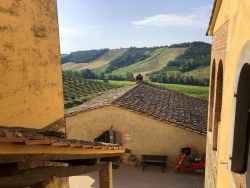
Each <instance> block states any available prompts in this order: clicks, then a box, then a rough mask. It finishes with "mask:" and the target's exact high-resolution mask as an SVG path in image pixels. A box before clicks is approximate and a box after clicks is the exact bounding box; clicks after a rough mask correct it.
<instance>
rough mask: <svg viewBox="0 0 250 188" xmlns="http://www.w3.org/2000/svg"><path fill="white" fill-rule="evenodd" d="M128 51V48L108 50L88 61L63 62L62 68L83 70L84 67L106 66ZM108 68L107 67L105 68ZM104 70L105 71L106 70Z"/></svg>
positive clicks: (65, 69) (91, 68)
mask: <svg viewBox="0 0 250 188" xmlns="http://www.w3.org/2000/svg"><path fill="white" fill-rule="evenodd" d="M124 52H126V49H114V50H108V51H107V52H106V53H104V54H102V56H100V57H98V58H96V59H94V60H91V61H89V62H88V63H76V62H67V63H64V64H62V69H63V70H64V71H67V70H71V71H81V70H84V69H90V70H93V69H97V68H100V67H103V66H106V67H107V65H108V64H109V63H110V62H111V61H113V60H114V59H116V58H118V57H120V56H122V54H123V53H124ZM105 70H106V69H105ZM105 70H103V72H104V71H105Z"/></svg>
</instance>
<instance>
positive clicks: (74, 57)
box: [61, 49, 109, 64]
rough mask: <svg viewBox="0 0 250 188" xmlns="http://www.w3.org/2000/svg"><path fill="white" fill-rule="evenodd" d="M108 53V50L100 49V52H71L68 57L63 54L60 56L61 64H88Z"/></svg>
mask: <svg viewBox="0 0 250 188" xmlns="http://www.w3.org/2000/svg"><path fill="white" fill-rule="evenodd" d="M108 51H109V49H101V50H88V51H77V52H72V53H70V54H68V55H65V54H63V55H61V63H62V64H64V63H68V62H74V63H89V62H91V61H93V60H95V59H98V58H99V57H101V56H102V55H104V54H105V53H106V52H108Z"/></svg>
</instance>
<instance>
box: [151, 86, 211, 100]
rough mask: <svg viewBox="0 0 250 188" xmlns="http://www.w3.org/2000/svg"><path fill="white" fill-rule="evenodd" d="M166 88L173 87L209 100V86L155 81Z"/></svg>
mask: <svg viewBox="0 0 250 188" xmlns="http://www.w3.org/2000/svg"><path fill="white" fill-rule="evenodd" d="M153 84H156V85H159V86H162V87H165V88H169V89H173V90H175V91H179V92H181V93H184V94H186V95H189V96H192V97H195V98H199V99H202V100H206V101H207V100H208V92H209V87H206V86H190V85H178V84H162V83H155V82H154V83H153Z"/></svg>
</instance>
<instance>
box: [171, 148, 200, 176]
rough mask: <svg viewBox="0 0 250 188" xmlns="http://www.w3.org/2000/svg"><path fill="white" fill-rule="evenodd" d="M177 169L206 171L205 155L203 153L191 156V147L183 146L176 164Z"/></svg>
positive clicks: (196, 171) (197, 171)
mask: <svg viewBox="0 0 250 188" xmlns="http://www.w3.org/2000/svg"><path fill="white" fill-rule="evenodd" d="M175 171H176V172H178V171H183V172H195V173H204V172H205V155H204V154H203V155H202V156H201V157H198V158H193V157H191V149H190V148H182V149H181V153H180V158H179V161H178V162H177V164H176V166H175Z"/></svg>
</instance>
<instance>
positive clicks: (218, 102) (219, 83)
mask: <svg viewBox="0 0 250 188" xmlns="http://www.w3.org/2000/svg"><path fill="white" fill-rule="evenodd" d="M215 93H216V94H215V97H216V99H215V103H214V116H213V117H214V118H213V149H214V150H217V143H218V135H219V133H218V131H219V123H220V120H221V106H222V93H223V65H222V61H220V62H219V65H218V71H217V76H216V90H215Z"/></svg>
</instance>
